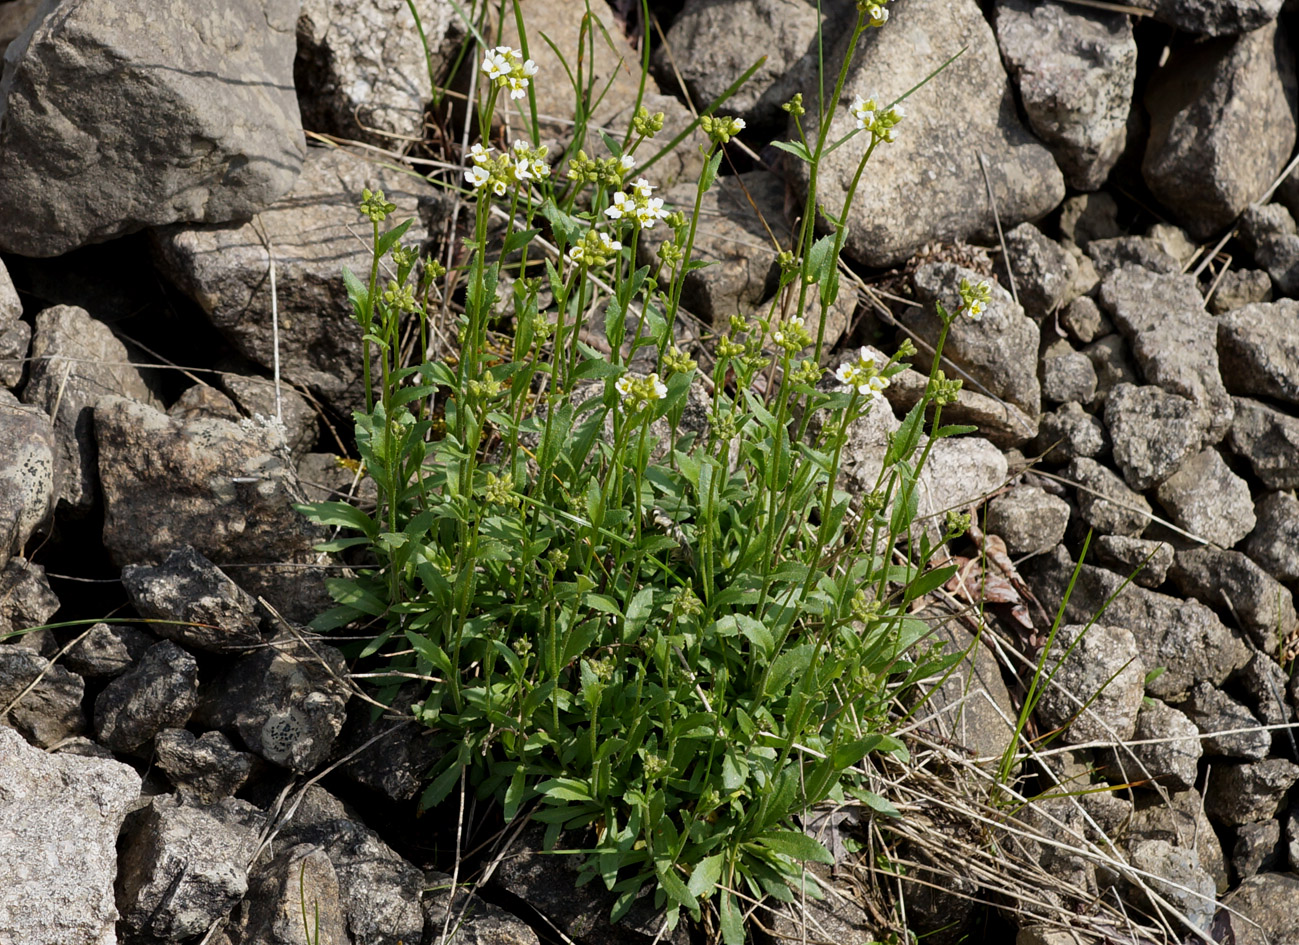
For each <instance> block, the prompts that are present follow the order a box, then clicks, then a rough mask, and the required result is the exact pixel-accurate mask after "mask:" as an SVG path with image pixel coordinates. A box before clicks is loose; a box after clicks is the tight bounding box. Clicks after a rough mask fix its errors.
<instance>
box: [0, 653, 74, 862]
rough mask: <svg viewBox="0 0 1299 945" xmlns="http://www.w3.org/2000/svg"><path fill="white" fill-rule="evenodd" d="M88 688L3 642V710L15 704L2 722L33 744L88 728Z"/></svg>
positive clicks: (0, 678)
mask: <svg viewBox="0 0 1299 945" xmlns="http://www.w3.org/2000/svg"><path fill="white" fill-rule="evenodd" d="M85 692H86V686H85V683H84V682H83V681H82V679H81V677H80V676H78V675H76V674H75V673H70V672H68V671H67V670H66V669H64V668H63V667H62V666H60V665H58V664H57V663H51V662H50V661H49V660H47V659H46V658H45V657H43V656H41V655H39V654H37V653H34V652H32V651H31V650H29V649H26V648H25V647H21V646H14V645H13V644H9V645H7V646H4V645H0V710H3V709H5V708H6V707H7V706H10V705H11V704H12V706H13V707H12V708H10V709H9V710H8V712H7V714H6V715H4V716H3V717H0V723H2V724H4V725H9V726H11V727H13V728H16V729H17V730H18V731H20V732H22V733H23V735H24V736H25V737H26V738H27V740H28V741H30V742H31V743H32V744H33V745H36V746H37V747H39V748H52V747H53V746H55V745H57V744H59V743H60V742H62V741H63V740H64V739H67V738H69V737H71V736H73V735H79V734H80V733H82V732H84V731H85V730H86V717H85V714H84V713H83V712H82V711H81V700H82V698H83V697H84V696H85ZM20 696H21V697H22V698H19V697H20ZM0 885H2V884H0Z"/></svg>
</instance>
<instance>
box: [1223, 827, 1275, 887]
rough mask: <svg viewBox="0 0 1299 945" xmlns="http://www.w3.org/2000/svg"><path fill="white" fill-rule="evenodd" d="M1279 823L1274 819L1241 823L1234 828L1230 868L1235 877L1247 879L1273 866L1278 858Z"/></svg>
mask: <svg viewBox="0 0 1299 945" xmlns="http://www.w3.org/2000/svg"><path fill="white" fill-rule="evenodd" d="M1280 840H1281V825H1280V824H1279V823H1277V822H1276V821H1275V820H1265V821H1263V822H1262V823H1258V824H1243V825H1242V826H1241V827H1239V828H1238V829H1237V830H1236V843H1235V845H1234V846H1233V847H1232V850H1231V869H1232V872H1233V873H1235V874H1236V878H1237V879H1241V880H1244V879H1248V878H1249V877H1251V876H1256V875H1258V874H1259V873H1262V872H1265V871H1267V870H1269V869H1271V868H1272V867H1275V866H1276V865H1277V864H1278V861H1279V860H1280V850H1279V849H1278V844H1279V842H1280Z"/></svg>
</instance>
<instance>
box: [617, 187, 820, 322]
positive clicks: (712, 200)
mask: <svg viewBox="0 0 1299 945" xmlns="http://www.w3.org/2000/svg"><path fill="white" fill-rule="evenodd" d="M697 189H698V185H697V183H696V182H695V181H686V182H683V183H680V184H678V185H677V186H676V187H674V188H672V189H671V190H669V191H668V192H667V193H666V194H664V198H665V199H666V200H667V202H668V203H669V204H670V205H672V206H678V207H690V206H693V205H694V200H695V191H696V190H697ZM750 200H752V201H753V203H750ZM784 203H785V184H784V181H782V180H781V179H780V178H779V177H777V176H776V175H775V174H772V173H770V172H769V171H750V172H748V173H746V174H741V175H737V176H734V177H723V178H720V179H718V181H717V183H716V184H714V185H713V187H712V188H711V189H710V190H709V191H708V193H706V194H704V197H703V200H702V201H701V203H700V207H699V213H700V217H699V227H698V229H697V231H696V234H695V244H694V254H693V255H692V257H691V258H692V259H698V260H700V261H701V262H705V263H708V264H709V265H708V267H707V268H705V269H700V270H697V271H695V272H691V273H688V274H687V275H686V279H685V284H684V285H683V286H682V288H681V300H682V304H683V305H685V306H686V308H687V309H689V310H690V311H691V312H693V313H694V314H696V315H698V316H699V317H700V318H702V319H703V320H704V321H705V322H706V323H708V324H710V325H712V326H713V327H714V328H715V329H717V330H718V331H726V330H727V329H726V323H727V319H729V318H730V317H731V316H732V315H734V314H736V313H740V312H747V311H750V310H752V309H753V308H754V307H755V306H757V304H758V303H759V302H761V301H762V300H763V299H765V298H768V297H769V296H770V295H771V294H772V293H773V292H774V291H775V289H776V280H777V277H778V276H779V274H780V267H779V266H778V265H777V263H776V254H777V253H776V250H775V249H774V248H773V246H772V241H771V236H770V235H769V234H768V231H767V228H766V226H769V227H770V228H771V231H772V232H773V233H774V234H775V237H776V240H777V241H778V242H779V243H780V245H781V246H786V245H788V243H789V239H790V229H789V225H788V224H787V223H786V222H785V213H784ZM755 205H756V209H755ZM764 220H765V221H766V226H764V225H763V221H764ZM671 239H672V234H671V232H668V233H666V234H665V235H664V237H663V239H662V240H660V239H659V238H657V237H655V236H653V235H650V234H646V235H645V236H643V237H642V247H641V248H642V259H641V261H642V262H644V263H656V261H657V255H656V254H657V251H658V248H659V246H660V245H662V242H668V241H670V240H671ZM813 295H815V293H813ZM817 313H819V308H817V309H816V310H815V311H814V312H812V313H809V317H808V319H807V322H808V325H809V326H810V327H809V330H810V331H811V332H812V336H813V337H814V338H815V337H816V318H815V315H816V314H817Z"/></svg>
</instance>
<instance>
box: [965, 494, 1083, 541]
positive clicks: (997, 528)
mask: <svg viewBox="0 0 1299 945" xmlns="http://www.w3.org/2000/svg"><path fill="white" fill-rule="evenodd" d="M1068 524H1069V503H1068V502H1066V501H1065V500H1064V499H1061V498H1059V497H1058V496H1053V495H1050V494H1049V493H1047V492H1046V491H1045V490H1043V489H1040V488H1038V487H1037V486H1028V485H1020V486H1016V487H1015V488H1013V489H1011V490H1010V491H1009V492H1005V493H1003V494H1001V495H999V496H997V497H996V498H995V499H993V500H992V501H991V502H989V503H988V515H987V522H986V524H985V525H984V528H985V529H987V531H989V532H991V533H992V534H994V535H1000V536H1001V537H1002V538H1003V539H1004V540H1005V542H1006V549H1007V550H1008V551H1009V552H1010V553H1011V554H1012V555H1016V556H1018V555H1025V554H1030V553H1032V552H1035V551H1046V550H1047V549H1050V548H1053V547H1055V546H1056V545H1058V544H1059V543H1060V542H1061V541H1062V540H1063V539H1064V532H1065V528H1066V527H1067V526H1068Z"/></svg>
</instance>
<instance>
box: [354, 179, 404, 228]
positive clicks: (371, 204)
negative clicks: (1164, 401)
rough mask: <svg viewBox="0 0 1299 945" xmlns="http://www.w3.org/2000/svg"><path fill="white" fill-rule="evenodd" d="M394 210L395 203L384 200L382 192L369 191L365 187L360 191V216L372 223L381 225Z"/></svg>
mask: <svg viewBox="0 0 1299 945" xmlns="http://www.w3.org/2000/svg"><path fill="white" fill-rule="evenodd" d="M396 209H397V205H396V204H395V203H393V202H391V201H390V200H386V199H384V196H383V191H382V190H370V189H369V188H368V187H367V188H366V189H364V190H362V191H361V206H360V210H361V216H363V217H367V218H368V219H369V220H370V221H371V222H372V223H382V222H383V221H384V220H386V219H387V218H388V214H390V213H393V212H394V211H396Z"/></svg>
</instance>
